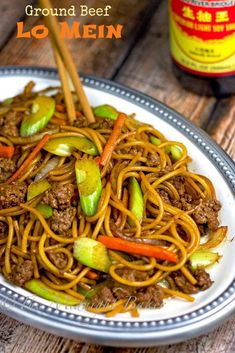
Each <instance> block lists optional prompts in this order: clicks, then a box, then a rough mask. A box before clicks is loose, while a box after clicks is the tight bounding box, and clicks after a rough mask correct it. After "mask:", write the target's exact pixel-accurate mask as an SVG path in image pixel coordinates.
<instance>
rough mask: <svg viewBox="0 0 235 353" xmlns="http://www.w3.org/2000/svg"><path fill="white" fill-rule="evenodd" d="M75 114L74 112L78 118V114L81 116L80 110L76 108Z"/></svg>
mask: <svg viewBox="0 0 235 353" xmlns="http://www.w3.org/2000/svg"><path fill="white" fill-rule="evenodd" d="M75 114H76V117H77V118H79V117H80V116H82V113H81V112H78V111H77V110H76V112H75Z"/></svg>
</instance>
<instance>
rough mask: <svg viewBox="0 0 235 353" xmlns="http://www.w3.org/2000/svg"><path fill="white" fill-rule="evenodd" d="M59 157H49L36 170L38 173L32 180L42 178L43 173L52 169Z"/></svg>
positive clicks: (57, 162) (45, 173)
mask: <svg viewBox="0 0 235 353" xmlns="http://www.w3.org/2000/svg"><path fill="white" fill-rule="evenodd" d="M59 161H60V158H59V157H53V158H51V159H50V160H49V161H48V163H47V164H46V165H45V167H44V168H43V169H42V170H40V171H39V172H38V174H37V175H36V176H35V179H34V181H39V180H41V179H42V178H44V176H45V175H47V174H48V173H49V172H50V171H51V170H53V169H54V168H55V167H57V165H58V164H59Z"/></svg>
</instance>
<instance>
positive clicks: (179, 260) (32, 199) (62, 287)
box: [0, 67, 235, 346]
mask: <svg viewBox="0 0 235 353" xmlns="http://www.w3.org/2000/svg"><path fill="white" fill-rule="evenodd" d="M82 79H83V84H84V87H85V90H86V93H87V96H88V98H89V102H90V104H91V106H92V109H93V113H94V116H95V122H93V123H91V124H88V123H87V121H86V118H85V116H84V115H83V111H82V109H81V105H80V102H79V101H78V99H77V98H76V96H75V95H73V99H74V104H75V107H76V114H75V115H74V118H73V120H71V119H69V117H68V114H67V110H66V105H65V101H64V96H63V92H62V90H61V87H60V86H59V81H58V77H57V73H56V71H54V70H52V69H42V68H14V67H12V68H2V69H1V70H0V81H1V87H4V89H2V90H1V92H0V100H1V103H0V269H1V279H0V281H1V286H0V303H1V306H0V310H1V311H2V312H4V313H7V314H8V315H10V316H12V317H15V318H17V319H19V320H22V321H24V322H26V323H29V324H31V325H33V326H36V327H40V328H44V329H47V330H49V331H50V332H54V333H57V334H61V335H64V336H67V337H73V338H78V339H82V340H89V341H92V342H96V343H102V344H112V345H130V346H131V345H133V346H134V345H138V346H140V345H144V346H146V345H154V344H166V343H171V342H178V341H181V340H184V339H186V338H189V337H193V336H196V335H198V334H200V333H204V332H206V331H209V330H210V329H212V328H214V327H216V326H217V325H218V324H220V323H221V322H222V320H224V319H225V318H227V317H228V316H229V315H230V314H231V313H232V312H233V311H234V297H235V282H234V270H233V269H234V268H235V257H234V255H233V254H234V251H235V244H234V241H233V236H234V234H235V218H234V215H233V214H234V206H235V199H234V189H235V167H234V163H233V161H231V160H230V158H229V157H228V156H227V155H226V154H225V153H224V152H223V151H222V150H221V149H220V148H219V147H218V146H217V145H216V144H215V143H214V142H212V141H211V140H210V139H209V137H208V136H207V135H206V134H205V133H204V132H203V131H201V130H200V129H198V128H196V127H195V126H194V125H192V124H191V123H190V122H188V121H187V120H186V119H184V118H182V117H181V116H179V115H178V114H177V113H176V112H174V111H172V110H170V109H169V108H167V107H166V106H164V105H163V104H161V103H159V102H157V101H155V100H153V99H152V98H149V97H147V96H145V95H143V94H141V93H139V92H136V91H134V90H131V89H129V88H126V87H123V86H121V85H118V84H115V83H113V82H109V81H106V80H102V79H98V78H94V77H86V76H84V77H83V78H82Z"/></svg>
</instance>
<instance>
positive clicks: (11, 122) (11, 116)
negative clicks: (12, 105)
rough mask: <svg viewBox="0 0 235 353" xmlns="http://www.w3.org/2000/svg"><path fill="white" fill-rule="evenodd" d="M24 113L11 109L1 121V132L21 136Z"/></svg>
mask: <svg viewBox="0 0 235 353" xmlns="http://www.w3.org/2000/svg"><path fill="white" fill-rule="evenodd" d="M23 117H24V114H23V113H21V112H16V111H9V112H8V113H7V114H6V116H5V118H4V119H2V121H1V125H2V126H1V133H2V134H3V135H7V136H19V125H20V123H21V121H22V119H23Z"/></svg>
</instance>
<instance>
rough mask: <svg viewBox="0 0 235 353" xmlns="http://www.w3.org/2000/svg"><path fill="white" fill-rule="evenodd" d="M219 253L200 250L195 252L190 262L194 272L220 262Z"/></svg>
mask: <svg viewBox="0 0 235 353" xmlns="http://www.w3.org/2000/svg"><path fill="white" fill-rule="evenodd" d="M220 257H221V256H220V255H219V254H218V253H213V252H211V251H206V250H199V251H195V252H194V253H193V254H192V255H191V256H190V257H189V261H190V264H191V267H192V269H193V270H196V269H197V268H204V267H207V266H211V265H213V264H214V263H215V262H218V261H219V259H220Z"/></svg>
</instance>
